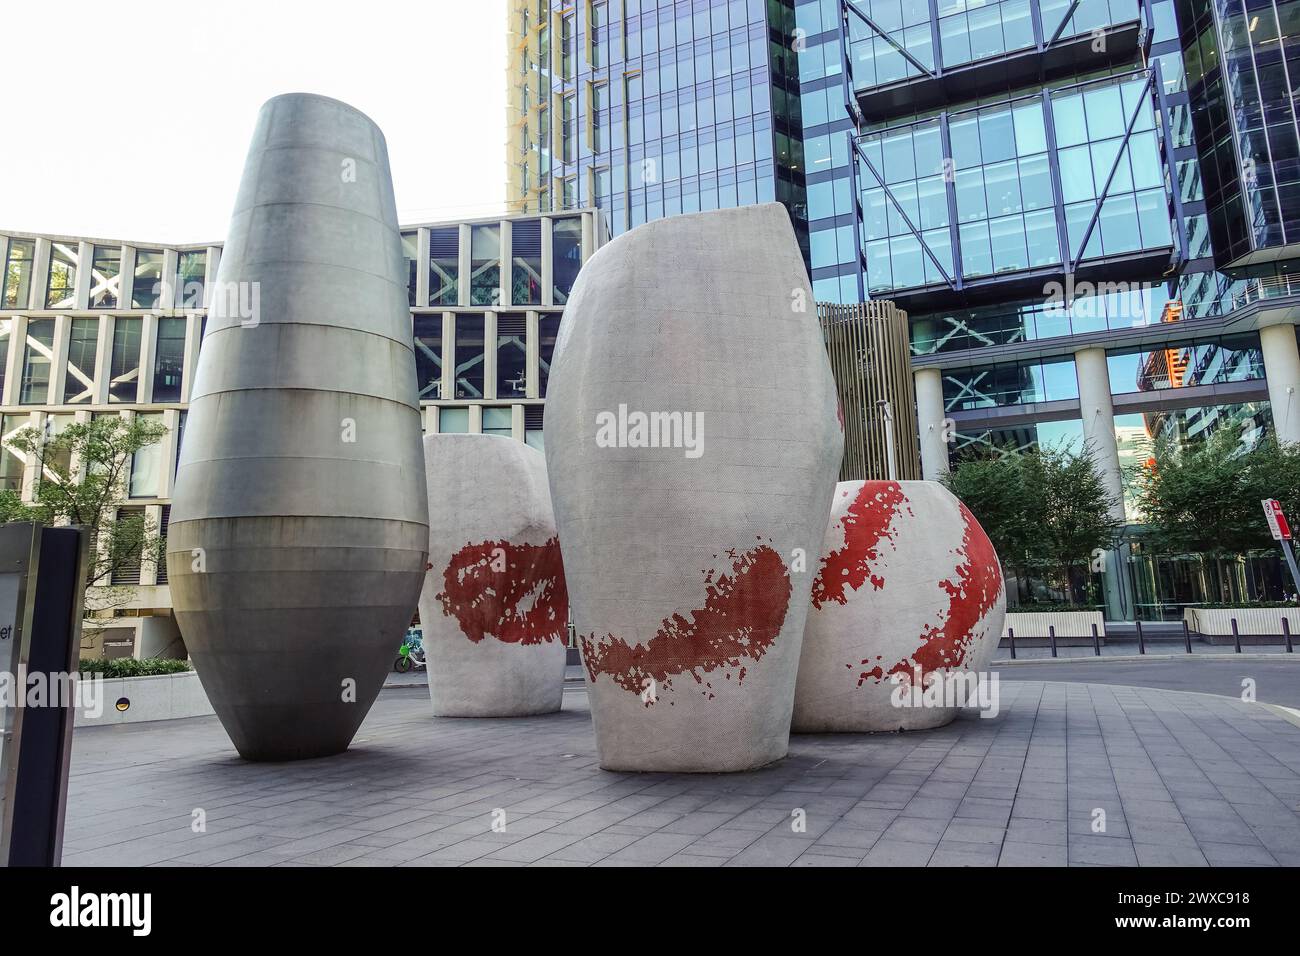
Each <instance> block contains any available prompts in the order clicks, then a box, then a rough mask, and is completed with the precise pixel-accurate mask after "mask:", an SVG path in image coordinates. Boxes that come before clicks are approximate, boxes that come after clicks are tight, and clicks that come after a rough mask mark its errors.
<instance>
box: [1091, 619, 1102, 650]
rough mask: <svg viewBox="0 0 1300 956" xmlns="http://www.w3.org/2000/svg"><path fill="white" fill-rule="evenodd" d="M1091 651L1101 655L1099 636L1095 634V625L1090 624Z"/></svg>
mask: <svg viewBox="0 0 1300 956" xmlns="http://www.w3.org/2000/svg"><path fill="white" fill-rule="evenodd" d="M1092 653H1093V654H1094V655H1095V656H1097V657H1101V638H1100V637H1099V636H1098V635H1097V625H1096V624H1094V625H1093V626H1092Z"/></svg>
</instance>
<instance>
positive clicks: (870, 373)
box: [817, 300, 921, 481]
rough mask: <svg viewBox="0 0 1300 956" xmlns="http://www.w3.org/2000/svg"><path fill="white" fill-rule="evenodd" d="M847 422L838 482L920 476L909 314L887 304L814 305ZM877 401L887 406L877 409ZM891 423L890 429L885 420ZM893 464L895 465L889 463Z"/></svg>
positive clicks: (908, 478)
mask: <svg viewBox="0 0 1300 956" xmlns="http://www.w3.org/2000/svg"><path fill="white" fill-rule="evenodd" d="M817 314H818V317H819V318H820V320H821V325H822V334H823V335H824V337H825V339H826V350H827V352H828V353H829V355H830V360H831V371H832V372H833V373H834V375H835V386H836V391H837V392H838V393H839V399H840V409H841V414H842V415H843V416H844V461H843V463H842V464H841V466H840V481H863V480H872V479H884V478H888V477H890V475H891V471H892V473H893V476H894V477H896V478H898V479H900V480H903V481H909V480H914V479H919V478H920V477H921V447H920V443H919V441H918V438H917V434H916V429H915V428H913V427H912V418H913V414H914V411H913V410H914V409H915V407H916V390H915V386H914V384H913V381H912V366H911V362H910V359H909V356H908V336H907V313H906V312H903V311H902V310H900V309H898V308H896V307H895V306H894V304H893V303H892V302H885V301H882V300H875V301H872V302H862V303H857V304H854V305H837V304H834V303H830V302H823V303H820V304H819V305H818V306H817ZM882 403H887V404H884V405H882ZM889 415H892V417H893V418H894V419H895V420H896V423H895V424H894V425H893V426H892V427H891V426H890V423H889V422H888V421H887V416H889ZM891 458H892V459H893V461H892V466H891V461H890V459H891Z"/></svg>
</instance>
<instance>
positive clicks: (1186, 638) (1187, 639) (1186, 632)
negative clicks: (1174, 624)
mask: <svg viewBox="0 0 1300 956" xmlns="http://www.w3.org/2000/svg"><path fill="white" fill-rule="evenodd" d="M1183 644H1184V645H1186V647H1187V653H1188V654H1190V653H1191V652H1192V629H1191V628H1190V627H1188V626H1187V618H1183Z"/></svg>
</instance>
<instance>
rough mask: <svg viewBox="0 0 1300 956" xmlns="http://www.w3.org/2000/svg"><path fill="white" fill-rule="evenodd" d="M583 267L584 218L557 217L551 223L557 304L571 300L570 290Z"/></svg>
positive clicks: (553, 277) (552, 262) (552, 260)
mask: <svg viewBox="0 0 1300 956" xmlns="http://www.w3.org/2000/svg"><path fill="white" fill-rule="evenodd" d="M581 268H582V220H581V219H580V218H577V217H569V218H565V219H556V220H555V221H554V222H553V223H552V224H551V271H552V279H553V284H554V289H553V295H554V302H555V304H556V305H564V303H566V302H568V301H569V292H570V291H571V290H572V289H573V283H574V281H575V280H576V279H577V278H578V270H579V269H581Z"/></svg>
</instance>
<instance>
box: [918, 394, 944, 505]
mask: <svg viewBox="0 0 1300 956" xmlns="http://www.w3.org/2000/svg"><path fill="white" fill-rule="evenodd" d="M914 378H915V379H916V424H917V428H918V429H919V431H920V435H921V477H922V478H924V479H925V480H926V481H938V480H939V479H940V478H942V477H943V476H944V475H946V474H947V473H948V442H947V439H946V437H945V435H944V427H943V421H944V411H943V373H942V372H941V371H939V369H937V368H918V369H917V370H916V373H915V375H914Z"/></svg>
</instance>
